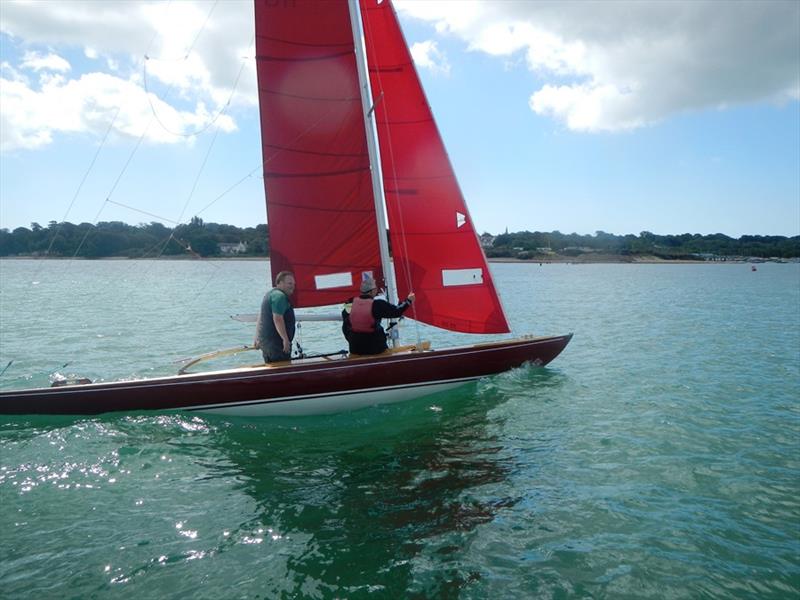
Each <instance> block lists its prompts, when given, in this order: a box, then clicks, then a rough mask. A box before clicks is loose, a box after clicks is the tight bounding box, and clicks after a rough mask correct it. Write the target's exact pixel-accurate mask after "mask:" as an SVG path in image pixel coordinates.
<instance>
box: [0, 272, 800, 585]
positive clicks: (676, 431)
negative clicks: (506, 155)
mask: <svg viewBox="0 0 800 600" xmlns="http://www.w3.org/2000/svg"><path fill="white" fill-rule="evenodd" d="M267 270H268V269H267V264H266V263H265V262H260V261H198V262H194V261H35V260H28V261H23V260H3V261H0V370H3V369H5V372H4V373H3V374H2V375H0V387H2V389H11V388H16V387H32V386H39V385H49V383H50V381H51V380H52V379H54V378H58V377H61V376H66V377H70V376H80V377H89V378H91V379H93V380H98V379H106V380H110V379H118V378H130V377H147V376H153V375H160V374H169V373H174V372H175V371H176V370H177V368H178V367H179V364H176V363H175V362H173V361H176V360H180V359H182V358H186V357H190V356H194V355H197V354H202V353H204V352H208V351H210V350H217V349H221V348H227V347H233V346H237V345H240V344H247V343H250V342H251V341H252V335H253V325H252V324H245V323H241V322H238V321H235V320H232V319H230V318H229V315H231V314H236V313H253V312H255V311H256V310H257V308H258V306H259V303H260V300H261V297H262V295H263V293H264V291H265V289H266V278H267ZM492 270H493V272H494V275H495V280H496V283H497V286H498V289H499V292H500V294H501V296H502V298H503V302H504V304H505V307H506V311H507V313H508V316H509V319H510V321H511V323H512V325H513V328H514V332H515V333H516V334H522V333H531V334H537V335H545V334H563V333H567V332H570V331H572V332H574V333H575V337H574V338H573V340H572V342H571V343H570V345H569V346H568V347H567V348H566V350H565V351H564V353H563V354H562V355H561V356H560V357H558V358H557V359H556V360H555V361H554V362H553V363H551V364H550V365H549V366H547V367H545V368H535V367H529V368H520V369H516V370H514V371H511V372H509V373H506V374H503V375H499V376H496V377H492V378H487V379H485V380H482V381H480V382H478V383H477V384H470V385H468V386H466V387H463V388H460V389H457V390H455V391H451V392H448V393H443V394H439V395H435V396H431V397H428V398H423V399H419V400H415V401H410V402H407V403H402V404H395V405H389V406H383V407H375V408H368V409H364V410H361V411H357V412H353V413H347V414H339V415H333V416H324V417H305V418H292V419H289V418H263V419H238V418H226V417H213V416H203V415H198V414H182V413H162V414H145V413H141V414H109V415H103V416H98V417H75V418H71V417H0V597H2V598H4V599H11V598H36V599H40V598H59V599H60V598H126V599H127V598H137V599H138V598H145V599H147V598H159V599H160V598H193V599H195V598H197V599H200V598H209V599H219V598H287V599H289V598H348V599H350V598H352V599H355V598H391V599H394V598H413V599H417V598H419V599H423V598H476V599H478V598H480V599H483V598H492V599H495V598H497V599H501V598H509V599H511V598H514V599H517V598H613V599H619V598H637V599H638V598H659V599H660V598H759V599H764V598H790V599H796V598H798V597H800V402H799V400H798V399H799V398H800V265H797V264H763V265H759V266H758V270H757V271H755V272H753V271H751V270H750V266H749V265H743V264H724V265H719V264H715V265H712V264H698V265H662V264H659V265H638V264H630V265H628V264H626V265H567V264H558V265H543V266H539V265H538V264H493V265H492ZM403 336H404V339H405V340H412V341H413V340H415V339H416V338H417V336H420V337H423V338H429V339H432V341H433V343H434V346H439V347H442V346H447V345H452V344H459V343H465V342H468V341H472V338H468V337H467V336H462V335H456V334H451V333H446V332H437V331H434V330H432V329H430V328H427V327H422V326H419V327H415V326H414V325H413V324H412V323H409V322H406V323H405V325H404V332H403ZM302 343H303V346H304V348H305V349H306V350H307V351H309V352H314V351H320V352H323V351H331V350H338V349H340V348H342V347H344V343H343V340H342V339H341V337H340V334H339V332H338V330H337V327H336V325H335V324H332V323H329V324H325V323H323V324H315V323H309V324H306V325H305V326H304V328H303V329H302ZM253 358H254V357H253V356H250V357H247V356H243V357H239V360H240V361H244V363H243V364H247V363H248V361H250V362H252V361H253ZM255 358H257V357H255Z"/></svg>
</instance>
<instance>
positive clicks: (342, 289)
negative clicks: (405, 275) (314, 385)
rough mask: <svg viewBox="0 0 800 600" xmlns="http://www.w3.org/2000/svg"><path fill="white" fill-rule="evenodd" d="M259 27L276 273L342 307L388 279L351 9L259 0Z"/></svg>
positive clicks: (307, 301)
mask: <svg viewBox="0 0 800 600" xmlns="http://www.w3.org/2000/svg"><path fill="white" fill-rule="evenodd" d="M255 30H256V64H257V72H258V95H259V102H260V108H261V144H262V150H263V159H264V188H265V190H266V195H267V218H268V222H269V229H270V232H269V233H270V255H271V263H272V275H273V278H274V276H275V275H276V274H277V273H278V272H280V271H283V270H289V271H293V272H294V274H295V276H296V279H297V290H296V292H295V297H294V305H295V306H299V307H304V306H321V305H326V304H336V303H339V302H342V301H343V300H344V299H345V298H347V297H348V296H352V295H354V294H357V293H358V285H359V283H360V281H361V275H362V273H364V272H372V273H373V276H374V277H375V278H376V281H378V282H382V279H383V272H382V269H381V261H380V252H379V247H378V237H377V225H376V217H375V205H374V200H373V193H372V184H371V180H370V166H369V157H368V155H367V144H366V134H365V127H364V117H363V112H362V107H361V97H360V91H359V82H358V73H357V71H356V62H355V54H354V43H353V33H352V29H351V25H350V16H349V12H348V6H347V2H345V1H344V0H341V1H335V2H319V1H315V0H256V2H255Z"/></svg>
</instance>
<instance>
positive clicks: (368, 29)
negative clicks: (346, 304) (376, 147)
mask: <svg viewBox="0 0 800 600" xmlns="http://www.w3.org/2000/svg"><path fill="white" fill-rule="evenodd" d="M388 10H394V8H393V7H392V6H389V8H388ZM361 22H362V24H363V27H364V37H365V39H366V42H367V44H369V45H370V46H371V47H372V52H373V54H374V53H375V39H374V36H373V33H372V26H371V25H370V22H369V19H362V21H361ZM375 74H376V77H377V79H378V89H379V90H380V94H379V96H378V99H377V100H374V101H373V106H372V109H371V110H372V111H375V109H376V108H377V106H378V103H379V102H383V106H384V112H385V113H386V118H387V121H388V119H389V105H388V103H387V96H386V93H385V90H384V89H383V79H382V78H381V71H380V69H376V70H375ZM386 135H387V142H388V144H387V146H388V150H389V164H390V165H391V166H392V177H393V178H394V181H395V184H396V182H397V165H396V161H395V158H394V150H393V147H394V142H393V141H392V132H391V128H390V127H388V126H387V127H386ZM385 189H386V186H385V185H384V202H385V201H386V200H385ZM395 204H396V205H397V214H398V215H399V217H400V229H401V231H402V235H400V236H398V237H400V239H401V240H402V243H403V263H404V266H405V284H406V288H407V289H409V290H411V291H413V288H412V282H411V261H410V259H409V258H408V242H407V240H406V236H405V230H406V228H405V222H404V220H403V203H402V202H401V201H400V198H399V197H398V198H397V200H396V201H395ZM394 270H395V280H396V279H397V272H396V271H397V269H394ZM410 308H411V314H412V315H413V317H414V318H413V321H414V334H415V335H416V338H417V346H418V347H419V345H420V343H421V340H422V336H421V334H420V325H419V320H418V319H417V309H416V307H415V306H414V303H413V302H412V303H411V307H410Z"/></svg>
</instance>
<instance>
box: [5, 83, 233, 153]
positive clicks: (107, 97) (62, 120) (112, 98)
mask: <svg viewBox="0 0 800 600" xmlns="http://www.w3.org/2000/svg"><path fill="white" fill-rule="evenodd" d="M0 105H2V106H3V111H2V113H0V150H2V151H9V150H18V149H25V150H33V149H36V148H39V147H42V146H44V145H47V144H49V143H51V142H52V140H53V135H54V134H55V133H85V132H89V133H91V134H94V135H95V136H98V137H102V135H104V133H105V132H106V130H107V129H108V127H109V125H111V124H112V122H113V124H114V131H115V132H116V134H117V135H122V136H127V137H132V138H138V137H139V136H141V135H143V134H146V139H147V140H148V141H150V142H154V143H178V142H183V141H185V139H186V138H184V137H181V136H179V135H174V134H173V133H170V132H176V133H182V134H184V135H188V134H191V133H192V132H193V131H195V130H197V129H200V128H203V127H205V126H206V125H208V123H209V122H210V121H211V120H212V119H214V118H215V117H216V116H217V114H218V113H216V112H215V111H212V112H210V111H209V110H208V109H207V108H206V107H205V105H203V104H202V103H201V104H199V105H198V106H197V107H196V108H195V110H194V111H181V110H178V109H176V108H174V107H172V106H170V105H169V104H167V103H166V102H164V101H162V100H160V99H158V98H156V97H154V96H152V95H149V96H148V95H147V94H146V93H145V91H144V90H143V89H142V88H141V87H140V86H138V85H137V84H135V83H133V82H131V81H126V80H123V79H120V78H119V77H114V76H112V75H108V74H105V73H90V74H87V75H83V76H81V77H80V78H79V79H72V80H66V79H65V78H64V77H62V76H57V77H50V78H49V79H45V80H42V81H41V87H40V89H34V88H32V87H30V86H29V85H28V84H27V83H26V82H25V81H20V80H14V79H5V78H2V79H0ZM156 119H157V121H156ZM158 123H161V124H163V125H164V126H163V127H159V126H158ZM216 124H218V125H219V126H220V127H221V129H222V130H223V131H233V130H235V129H236V124H235V123H234V122H233V120H232V119H231V118H230V117H229V116H228V115H220V116H219V118H218V119H217V121H216Z"/></svg>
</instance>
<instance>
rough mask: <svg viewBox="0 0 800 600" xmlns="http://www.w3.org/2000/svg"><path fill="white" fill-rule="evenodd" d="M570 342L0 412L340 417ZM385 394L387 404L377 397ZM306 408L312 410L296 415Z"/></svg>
mask: <svg viewBox="0 0 800 600" xmlns="http://www.w3.org/2000/svg"><path fill="white" fill-rule="evenodd" d="M571 337H572V334H570V335H566V336H559V337H547V338H531V339H521V340H510V341H505V342H497V343H491V344H482V345H476V346H469V347H461V348H453V349H449V350H439V351H429V352H410V353H404V354H395V355H388V356H380V357H368V358H350V359H339V360H326V361H319V360H317V361H315V362H311V361H308V360H306V361H294V363H292V364H290V365H286V366H280V367H254V368H246V369H236V370H231V371H219V372H207V373H200V374H197V375H180V376H173V377H164V378H158V379H145V380H138V381H124V382H113V383H98V384H90V385H79V386H71V387H61V388H42V389H32V390H21V391H12V392H0V414H6V415H10V414H66V415H79V414H99V413H106V412H114V411H142V410H209V411H212V412H222V413H225V414H243V415H256V414H314V413H324V412H336V411H337V410H346V409H348V408H357V407H358V406H368V405H370V404H377V403H380V402H393V401H397V400H401V399H403V393H402V392H403V391H404V390H408V391H413V393H411V394H410V395H407V396H406V397H414V396H420V395H424V394H425V391H426V389H429V390H430V391H431V392H433V391H436V390H437V389H445V388H446V387H452V385H453V384H458V383H461V382H466V381H470V380H474V379H478V378H480V377H483V376H487V375H494V374H496V373H501V372H503V371H507V370H508V369H511V368H513V367H518V366H520V365H522V364H524V363H526V362H530V363H534V364H539V365H545V364H547V363H549V362H550V361H551V360H553V359H554V358H555V357H556V356H558V354H559V353H560V352H561V351H562V350H563V349H564V347H565V346H566V345H567V343H568V342H569V340H570V339H571ZM380 394H384V395H386V399H373V397H377V396H378V395H380ZM387 394H388V395H387ZM344 398H347V402H346V403H344V404H341V405H340V404H338V400H337V399H344ZM355 398H357V399H358V400H357V401H354V400H353V399H355ZM301 404H305V405H306V407H307V408H306V409H303V410H298V409H297V406H299V405H301ZM292 405H294V406H292ZM290 407H291V408H290ZM266 408H268V410H265V409H266Z"/></svg>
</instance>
